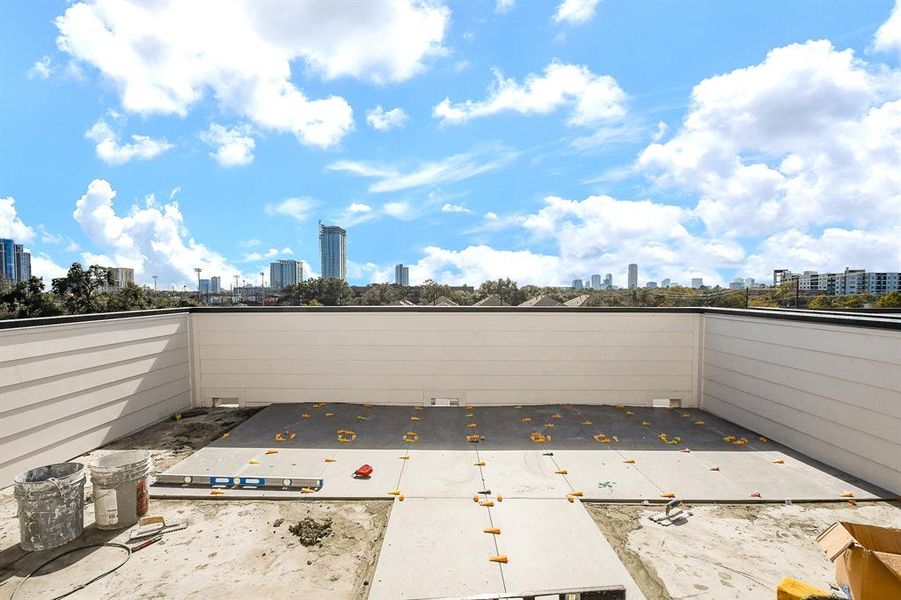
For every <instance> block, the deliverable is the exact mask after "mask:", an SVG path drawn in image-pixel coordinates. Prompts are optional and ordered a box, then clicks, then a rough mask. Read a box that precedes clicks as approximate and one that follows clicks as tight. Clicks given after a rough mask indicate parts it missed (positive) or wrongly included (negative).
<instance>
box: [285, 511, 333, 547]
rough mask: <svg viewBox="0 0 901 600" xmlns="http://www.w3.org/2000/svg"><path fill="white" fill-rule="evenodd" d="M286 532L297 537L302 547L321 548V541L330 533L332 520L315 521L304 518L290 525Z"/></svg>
mask: <svg viewBox="0 0 901 600" xmlns="http://www.w3.org/2000/svg"><path fill="white" fill-rule="evenodd" d="M288 531H290V532H291V533H292V534H294V535H296V536H297V538H298V540H300V544H301V545H302V546H307V547H309V546H315V545H317V544H318V545H320V546H321V545H322V540H323V539H325V538H326V537H327V536H328V535H329V534H331V533H332V520H331V519H323V520H321V521H317V520H315V519H311V518H310V517H306V518H304V519H302V520H301V521H299V522H298V523H297V524H296V525H291V526H290V527H289V528H288Z"/></svg>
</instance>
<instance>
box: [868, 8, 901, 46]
mask: <svg viewBox="0 0 901 600" xmlns="http://www.w3.org/2000/svg"><path fill="white" fill-rule="evenodd" d="M873 48H874V49H875V50H879V51H881V52H891V51H892V50H896V51H901V0H895V8H893V9H892V14H891V16H889V18H888V20H887V21H886V22H885V23H883V24H882V26H881V27H880V28H879V29H878V30H876V35H875V36H874V37H873Z"/></svg>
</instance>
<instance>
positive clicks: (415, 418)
mask: <svg viewBox="0 0 901 600" xmlns="http://www.w3.org/2000/svg"><path fill="white" fill-rule="evenodd" d="M410 420H411V421H418V420H419V417H417V416H416V415H413V416H412V417H410Z"/></svg>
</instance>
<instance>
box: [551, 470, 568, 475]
mask: <svg viewBox="0 0 901 600" xmlns="http://www.w3.org/2000/svg"><path fill="white" fill-rule="evenodd" d="M554 473H556V474H557V475H566V474H568V473H569V471H567V470H566V469H557V470H556V471H554Z"/></svg>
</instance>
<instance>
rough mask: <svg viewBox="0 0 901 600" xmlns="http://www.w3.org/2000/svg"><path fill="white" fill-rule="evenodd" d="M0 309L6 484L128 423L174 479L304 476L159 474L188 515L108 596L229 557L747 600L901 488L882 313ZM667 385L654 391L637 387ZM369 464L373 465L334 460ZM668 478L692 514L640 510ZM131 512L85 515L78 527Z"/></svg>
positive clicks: (896, 405)
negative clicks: (316, 543)
mask: <svg viewBox="0 0 901 600" xmlns="http://www.w3.org/2000/svg"><path fill="white" fill-rule="evenodd" d="M0 325H2V327H0V328H2V329H3V330H2V331H0V393H2V394H3V397H4V403H3V406H2V407H0V419H2V426H0V443H2V445H3V452H2V458H0V460H2V464H0V478H2V480H0V485H3V486H8V485H9V483H10V481H11V478H12V476H13V475H15V473H18V472H21V471H23V470H25V469H28V468H32V467H33V466H39V465H41V464H46V463H50V462H57V461H64V460H68V459H71V458H72V457H73V456H80V458H78V459H77V460H87V459H88V458H90V457H91V456H93V455H96V454H97V453H103V452H106V451H108V450H111V449H121V448H135V447H138V448H150V449H152V450H153V451H154V453H155V459H156V471H157V472H158V473H160V474H163V475H166V474H168V475H171V476H172V477H171V478H170V480H172V481H177V478H178V477H181V478H182V479H183V478H184V477H185V476H190V477H192V478H198V477H201V476H204V475H229V476H242V477H276V478H306V479H311V480H314V481H319V482H321V486H320V487H316V488H315V489H316V491H315V492H314V493H312V494H303V495H301V494H300V493H299V492H298V491H297V490H280V489H277V487H276V488H275V489H271V488H267V489H262V490H261V489H242V488H241V487H240V486H238V487H236V486H233V485H228V486H224V488H223V490H224V492H225V493H224V494H221V495H219V494H217V495H216V496H210V491H209V487H202V486H198V485H184V484H181V485H157V486H155V487H154V488H153V489H152V497H153V500H152V503H151V507H152V508H151V512H152V513H154V514H165V515H167V516H170V517H175V516H186V517H188V518H189V520H190V522H191V525H190V526H189V528H188V530H186V531H184V532H175V533H173V534H170V535H169V537H167V538H166V540H165V541H166V545H164V546H160V545H159V544H157V545H154V546H151V547H149V548H147V549H145V550H142V551H141V552H140V553H139V554H137V555H136V556H135V557H133V558H132V560H131V561H129V563H128V564H127V565H126V566H125V567H123V568H122V569H120V570H119V571H117V572H116V573H115V574H114V575H112V576H110V577H108V578H106V579H104V580H101V581H100V582H98V583H95V584H93V585H92V586H91V587H90V588H89V590H88V591H85V592H82V593H86V594H88V595H87V596H85V597H92V598H94V597H122V586H123V585H124V584H125V583H126V582H127V583H128V584H130V585H132V587H133V588H134V590H135V593H134V596H135V597H137V596H141V595H143V596H146V595H147V594H151V593H156V594H158V595H159V597H191V596H200V595H208V594H209V593H210V591H211V590H215V589H220V590H221V588H217V586H221V582H222V581H228V582H229V591H230V592H233V593H234V594H235V595H236V596H237V595H247V593H249V592H251V591H253V592H254V593H258V594H260V593H262V594H263V595H279V594H284V593H287V591H289V590H297V589H304V590H311V592H310V594H308V597H330V598H331V597H337V598H342V597H346V598H359V597H363V596H366V595H367V593H369V594H370V597H371V598H400V597H407V598H426V597H438V596H449V595H461V594H475V593H486V592H494V593H500V592H504V591H507V592H524V591H528V590H537V589H550V588H560V587H565V586H569V587H583V586H590V585H604V584H619V585H624V586H625V587H626V590H627V592H628V597H629V598H630V599H631V598H638V597H641V595H644V596H645V597H647V598H668V597H685V596H689V595H694V596H695V597H722V596H723V595H725V594H731V597H740V598H741V597H746V598H759V597H765V596H766V595H768V594H771V593H772V591H770V592H768V593H767V594H764V593H763V589H764V588H769V589H770V590H772V589H773V588H774V587H775V584H776V583H777V582H778V580H780V579H781V578H782V577H784V576H795V577H800V578H802V579H806V580H808V581H810V582H811V583H818V584H820V586H821V587H824V586H828V582H829V581H830V580H831V578H832V567H831V563H829V561H828V560H827V559H826V558H825V557H823V556H822V555H821V554H820V552H819V550H818V549H817V547H816V545H815V543H814V537H815V535H816V533H817V532H818V531H819V530H821V529H823V528H825V527H826V526H828V525H829V524H830V523H831V522H832V521H834V520H836V519H843V520H856V521H863V522H873V523H879V524H883V525H894V526H901V511H899V510H898V507H897V505H895V504H892V503H888V502H883V501H880V499H886V498H893V497H895V496H897V494H899V493H901V458H899V457H901V434H899V431H901V319H898V317H897V316H892V315H878V316H877V315H855V316H846V315H836V314H823V315H816V314H810V313H805V314H800V315H799V314H795V313H790V312H776V313H770V312H768V311H728V310H705V309H675V310H672V311H670V310H628V311H609V310H591V309H588V310H585V309H572V308H562V309H556V308H554V309H530V310H528V311H524V310H523V309H518V308H514V309H509V308H508V309H502V308H484V309H443V308H429V309H425V310H422V311H419V310H414V311H412V312H411V311H410V309H408V308H400V309H385V308H382V309H369V308H365V309H359V310H353V309H349V310H348V309H340V310H329V309H325V310H310V309H299V310H298V309H294V310H280V309H276V310H271V311H270V310H249V311H241V310H234V311H219V310H206V309H201V310H193V311H192V310H187V311H168V312H162V313H154V314H138V315H127V316H115V317H97V316H92V317H89V318H85V319H77V318H76V319H72V318H64V319H60V320H41V321H39V322H33V323H15V322H5V323H2V324H0ZM433 399H435V401H436V402H438V403H442V402H445V401H448V402H457V403H459V405H460V406H456V407H447V408H444V407H433V406H430V405H431V404H432V402H433ZM664 399H666V400H667V401H669V400H672V405H673V406H674V408H653V407H652V404H654V401H655V400H657V401H658V404H660V403H661V402H660V401H661V400H664ZM220 404H236V405H238V406H239V408H237V409H225V408H213V406H214V405H220ZM364 404H365V405H364ZM262 406H268V408H266V409H265V410H263V411H262V412H256V410H255V408H254V407H262ZM675 406H678V407H675ZM176 412H180V413H181V414H182V415H183V417H182V418H181V419H180V420H178V421H176V420H173V419H172V415H173V414H175V413H176ZM305 415H306V416H305ZM245 419H247V420H245ZM155 423H159V424H155ZM338 429H343V430H346V431H352V432H353V436H352V438H353V441H351V442H340V441H339V440H338V435H337V430H338ZM226 431H228V432H229V435H228V436H227V437H223V434H224V433H225V432H226ZM411 432H413V433H415V434H416V435H415V436H411V435H409V434H410V433H411ZM277 433H281V434H282V435H281V436H280V437H281V438H283V440H284V441H276V438H275V434H277ZM292 434H293V435H292ZM536 434H537V435H536ZM468 435H478V436H479V438H480V439H479V442H478V443H477V444H476V443H471V442H467V440H466V437H467V436H468ZM123 436H124V437H123ZM345 437H348V436H345ZM548 438H549V439H548ZM536 439H537V440H538V441H533V440H536ZM542 439H543V440H544V441H541V440H542ZM677 440H678V441H677ZM95 448H101V449H100V450H95ZM269 449H277V450H278V453H276V454H266V450H269ZM85 453H87V454H85ZM401 457H404V458H401ZM326 459H328V461H326ZM362 462H368V463H369V464H372V465H373V466H374V467H375V473H374V475H373V477H372V478H371V479H369V480H363V481H361V480H354V479H352V478H351V477H350V472H351V471H352V470H353V469H354V468H356V467H357V466H359V465H358V464H357V463H362ZM163 479H164V480H165V477H164V478H163ZM395 490H396V491H397V493H398V494H402V495H403V497H404V500H403V501H401V500H400V499H399V497H398V496H391V495H388V492H390V491H395ZM576 492H582V494H581V495H579V496H577V497H573V494H574V493H576ZM669 494H674V495H675V496H676V497H678V498H681V499H683V500H685V501H689V502H690V503H692V505H693V506H692V509H691V510H692V512H693V515H692V516H691V517H690V518H689V521H688V523H687V524H686V525H685V526H682V527H667V528H663V527H661V526H660V525H658V524H656V523H653V522H652V521H650V520H649V516H651V515H653V514H656V513H659V512H660V511H661V510H662V508H661V505H660V503H661V502H664V501H665V500H666V499H665V498H663V497H662V496H664V495H669ZM848 494H853V499H854V500H855V501H856V502H857V504H856V505H854V506H852V505H851V504H849V503H848V502H847V501H846V499H845V498H847V497H848ZM473 495H475V496H476V497H477V500H480V501H482V502H493V503H494V505H493V506H485V507H481V506H479V504H478V503H476V502H473V499H472V496H473ZM498 496H500V498H498ZM567 497H569V499H568V498H567ZM279 498H290V499H293V500H298V501H295V502H277V501H276V499H279ZM237 499H241V501H240V502H233V500H237ZM374 499H382V500H374ZM785 500H791V501H792V504H791V505H786V504H785ZM642 502H644V503H646V504H647V503H649V505H642ZM775 503H778V504H775ZM799 503H800V504H799ZM92 510H93V509H92V507H90V505H89V508H88V513H89V514H88V518H87V519H86V522H91V521H92V518H91V517H92V514H90V512H91V511H92ZM0 511H2V512H0V514H2V515H3V520H2V522H0V568H2V569H3V570H2V571H0V581H4V582H5V583H4V584H2V585H0V598H6V597H9V594H11V593H12V591H11V588H12V587H14V586H15V585H17V581H18V579H19V578H20V577H21V576H23V575H24V574H25V573H27V572H28V571H30V570H31V568H33V567H34V566H36V565H37V564H39V563H40V562H41V561H42V560H43V559H44V558H45V557H46V556H50V555H53V554H54V553H55V551H48V552H45V553H35V554H31V555H27V554H26V553H24V552H22V551H21V550H20V549H19V548H18V546H17V542H18V531H17V524H16V519H15V505H14V500H13V499H12V494H11V490H10V488H8V487H7V488H6V489H4V490H3V491H2V492H0ZM308 514H309V515H312V516H316V517H317V518H318V517H324V516H326V515H333V517H332V520H333V524H335V525H333V527H334V528H335V529H334V532H335V533H337V534H338V535H335V534H334V533H333V535H332V536H330V537H328V538H326V539H325V540H324V541H323V543H322V545H321V547H313V548H305V547H303V546H300V545H299V544H298V542H297V541H296V540H295V538H294V536H293V535H291V534H290V533H287V531H286V528H287V525H288V524H290V523H293V522H296V521H297V520H299V519H300V518H302V517H303V516H305V515H308ZM389 515H390V517H389ZM278 519H284V520H285V521H284V522H283V523H279V524H278V526H274V525H275V524H276V523H277V520H278ZM595 523H596V525H595ZM386 524H387V526H386ZM490 527H499V528H501V529H502V531H503V533H502V534H501V535H496V536H492V535H486V534H484V533H482V529H484V528H490ZM126 535H127V534H122V533H118V534H117V533H116V532H112V533H110V532H101V531H99V530H94V529H93V527H88V529H87V530H86V533H85V535H84V536H82V538H79V539H78V540H76V541H75V542H73V543H72V544H70V546H72V547H75V546H79V545H83V544H84V543H88V542H91V541H96V540H101V539H102V540H107V539H120V538H122V537H123V536H126ZM383 537H384V541H383ZM223 539H227V540H228V542H229V543H227V544H223V541H222V540H223ZM235 540H239V541H240V543H235ZM111 552H112V551H110V550H108V549H104V550H101V551H98V552H94V553H92V554H91V555H90V556H85V555H75V556H76V557H77V560H74V561H71V562H72V564H71V566H68V567H66V568H64V569H60V568H59V566H56V567H54V569H56V570H55V571H54V572H53V573H51V574H48V575H46V576H42V577H40V578H38V579H37V580H36V581H29V582H28V584H27V585H26V587H24V588H23V591H22V594H23V595H22V596H21V597H23V598H24V597H41V594H42V593H45V594H46V593H50V592H51V590H52V591H53V592H61V591H64V590H65V589H68V587H71V586H69V584H75V583H78V582H81V581H83V580H85V579H86V576H88V577H87V578H90V576H93V575H94V574H96V571H97V570H102V566H103V565H108V564H109V563H110V562H111V561H113V562H114V561H115V560H116V556H115V555H114V554H112V553H111ZM107 553H109V554H107ZM494 554H505V555H507V556H508V557H509V562H508V563H507V564H501V565H498V564H494V563H490V562H488V560H487V556H489V555H494ZM308 561H309V564H307V562H308ZM711 565H714V566H711ZM789 567H790V568H789ZM786 569H788V571H787V570H786ZM411 570H412V571H414V572H417V573H424V574H426V576H424V577H416V578H410V577H409V576H408V575H407V574H408V573H409V572H410V571H411ZM463 573H465V574H467V575H466V576H465V577H464V576H462V575H461V574H463ZM264 574H268V575H266V576H265V577H263V578H262V579H261V576H263V575H264ZM272 575H276V577H272ZM150 590H152V592H151V591H150ZM370 590H371V592H370ZM217 593H219V592H217ZM17 597H19V596H17Z"/></svg>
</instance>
